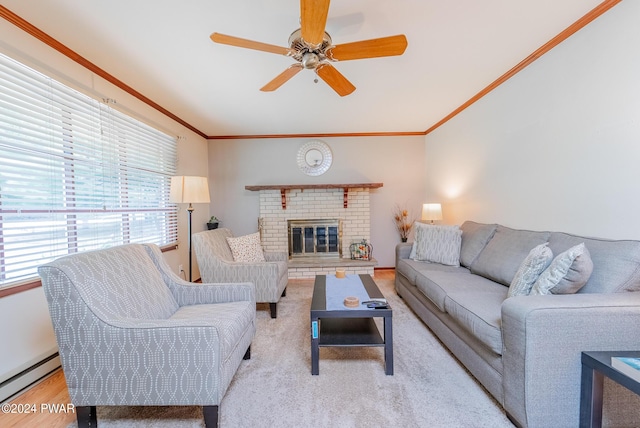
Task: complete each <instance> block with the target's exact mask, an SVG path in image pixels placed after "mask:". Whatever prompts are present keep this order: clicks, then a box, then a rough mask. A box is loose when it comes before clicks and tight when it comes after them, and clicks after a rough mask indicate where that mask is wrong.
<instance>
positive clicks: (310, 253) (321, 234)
mask: <svg viewBox="0 0 640 428" xmlns="http://www.w3.org/2000/svg"><path fill="white" fill-rule="evenodd" d="M287 223H288V230H289V257H340V256H341V255H342V224H341V221H340V220H339V219H320V220H315V219H314V220H288V221H287Z"/></svg>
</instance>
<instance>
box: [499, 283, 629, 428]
mask: <svg viewBox="0 0 640 428" xmlns="http://www.w3.org/2000/svg"><path fill="white" fill-rule="evenodd" d="M638 325H640V292H632V293H613V294H586V293H585V294H573V295H548V296H517V297H512V298H509V299H507V300H505V302H504V303H503V304H502V335H503V352H502V361H503V387H504V408H505V410H506V411H507V412H508V413H509V414H510V415H511V416H512V417H514V418H515V419H516V420H517V421H518V422H520V424H522V425H523V426H529V427H538V426H540V427H541V426H578V424H579V423H578V422H579V415H580V405H579V403H580V373H581V360H580V358H581V352H582V351H608V350H611V351H613V350H637V349H638V348H639V346H640V329H639V328H638Z"/></svg>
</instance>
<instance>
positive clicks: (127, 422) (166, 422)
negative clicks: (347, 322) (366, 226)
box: [70, 278, 513, 428]
mask: <svg viewBox="0 0 640 428" xmlns="http://www.w3.org/2000/svg"><path fill="white" fill-rule="evenodd" d="M374 279H375V281H376V283H377V284H378V286H379V287H380V289H381V290H382V292H383V294H384V295H385V297H386V298H387V299H388V300H389V302H390V303H391V306H392V308H393V343H394V350H393V351H394V375H393V376H386V375H385V374H384V353H383V348H378V347H376V348H321V349H320V375H319V376H312V375H311V356H310V346H311V345H310V326H309V308H310V304H311V295H312V291H313V280H291V281H290V282H289V285H288V287H287V295H286V296H285V297H283V298H282V299H281V300H280V303H279V304H278V318H277V319H271V318H270V317H269V311H268V305H259V306H258V309H259V310H258V312H257V333H256V337H255V339H254V341H253V344H252V346H251V359H250V360H247V361H243V362H242V364H241V365H240V368H239V369H238V372H237V373H236V376H235V377H234V379H233V381H232V383H231V385H230V386H229V389H228V390H227V393H226V395H225V397H224V399H223V401H222V404H221V405H220V426H221V427H222V428H227V427H234V428H235V427H367V428H369V427H492V428H501V427H505V428H513V425H512V424H511V423H510V422H509V420H508V419H507V417H506V416H505V413H504V411H503V410H502V408H501V407H500V406H499V405H498V404H497V403H496V402H495V400H493V398H492V397H491V396H490V395H489V393H487V392H486V391H485V390H484V389H483V388H482V386H480V384H479V383H478V382H476V381H475V379H474V378H473V377H471V375H470V374H469V373H468V372H467V371H466V370H465V369H464V367H463V366H462V365H461V364H460V363H458V361H457V360H456V359H455V358H453V357H452V356H451V354H450V353H449V352H448V351H447V350H446V349H445V348H444V347H443V345H442V344H441V343H440V342H439V341H438V339H436V338H435V336H434V335H433V333H431V331H430V330H429V329H428V328H427V327H426V326H425V325H424V324H423V323H422V321H420V319H419V318H418V317H417V316H416V315H415V314H414V313H413V312H412V311H411V310H410V309H409V308H408V307H407V306H406V305H405V304H404V302H403V301H402V299H400V298H399V297H398V296H397V294H396V293H395V290H394V286H393V279H381V278H374ZM98 424H99V426H100V427H106V428H120V427H136V428H137V427H158V428H160V427H167V428H168V427H179V428H182V427H184V428H186V427H202V426H204V421H203V419H202V411H201V409H200V408H198V407H98ZM73 425H75V424H73ZM73 425H70V426H73Z"/></svg>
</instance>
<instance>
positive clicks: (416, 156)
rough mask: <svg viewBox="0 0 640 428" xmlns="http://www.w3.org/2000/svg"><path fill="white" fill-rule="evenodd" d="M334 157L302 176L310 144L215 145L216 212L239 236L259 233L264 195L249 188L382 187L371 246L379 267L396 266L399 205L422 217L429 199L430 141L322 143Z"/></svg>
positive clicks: (374, 206)
mask: <svg viewBox="0 0 640 428" xmlns="http://www.w3.org/2000/svg"><path fill="white" fill-rule="evenodd" d="M321 139H322V140H323V141H325V142H326V143H327V144H328V145H329V146H330V147H331V151H332V154H333V164H332V165H331V168H330V169H329V170H328V171H327V172H326V173H325V174H323V175H321V176H319V177H310V176H307V175H305V174H304V173H302V172H301V171H300V170H299V169H298V167H297V163H296V155H297V153H298V149H299V148H300V147H301V146H302V145H303V144H304V143H305V142H307V141H308V140H309V139H308V138H305V139H296V138H291V139H265V140H260V139H246V140H212V141H210V143H209V172H210V174H209V177H210V183H209V185H210V188H211V194H212V203H211V213H212V214H215V215H216V216H217V217H218V218H220V219H221V221H222V223H221V227H228V228H229V229H231V230H232V231H233V233H234V234H235V235H243V234H247V233H251V232H255V231H256V230H257V221H258V216H259V192H252V191H248V190H245V188H244V187H245V186H246V185H259V184H313V183H321V184H326V183H363V182H364V183H367V182H375V183H378V182H382V183H384V186H383V187H382V188H380V189H372V190H371V242H372V244H373V247H374V250H373V256H374V257H375V258H376V259H377V260H378V266H379V267H393V266H394V265H395V260H394V257H395V255H394V251H395V245H396V244H397V243H398V242H400V237H399V235H398V234H397V232H396V230H395V226H394V223H393V222H392V210H393V208H394V205H395V204H402V205H406V206H407V207H409V208H411V209H412V210H414V212H416V214H418V215H419V212H418V211H419V209H420V207H421V206H422V203H423V202H425V201H424V200H423V198H424V195H425V168H424V159H425V156H424V137H422V136H419V137H348V138H347V137H343V138H321Z"/></svg>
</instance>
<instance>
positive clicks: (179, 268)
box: [178, 265, 184, 274]
mask: <svg viewBox="0 0 640 428" xmlns="http://www.w3.org/2000/svg"><path fill="white" fill-rule="evenodd" d="M182 272H184V267H183V266H182V265H178V274H181V273H182Z"/></svg>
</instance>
